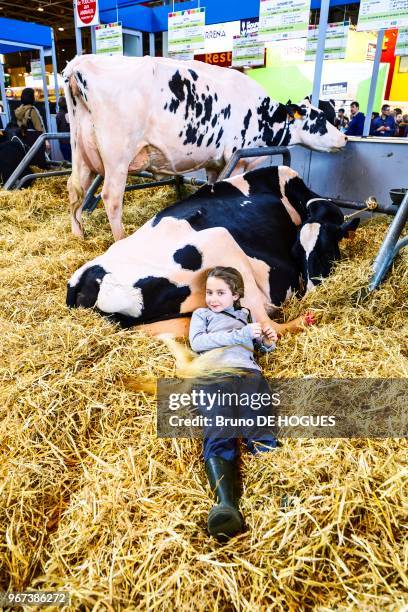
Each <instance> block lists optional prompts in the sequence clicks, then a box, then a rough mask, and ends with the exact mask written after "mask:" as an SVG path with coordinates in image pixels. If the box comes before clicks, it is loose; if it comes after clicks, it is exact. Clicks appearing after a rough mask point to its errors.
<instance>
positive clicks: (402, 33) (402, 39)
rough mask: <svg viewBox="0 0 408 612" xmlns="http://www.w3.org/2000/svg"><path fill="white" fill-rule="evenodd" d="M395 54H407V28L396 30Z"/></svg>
mask: <svg viewBox="0 0 408 612" xmlns="http://www.w3.org/2000/svg"><path fill="white" fill-rule="evenodd" d="M395 55H408V30H398V38H397V44H396V46H395Z"/></svg>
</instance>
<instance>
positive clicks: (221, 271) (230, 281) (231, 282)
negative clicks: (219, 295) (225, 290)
mask: <svg viewBox="0 0 408 612" xmlns="http://www.w3.org/2000/svg"><path fill="white" fill-rule="evenodd" d="M207 278H220V279H221V280H223V281H224V283H226V284H227V285H228V287H229V288H230V289H231V293H232V294H233V295H236V294H237V295H239V299H238V300H236V301H235V304H234V305H235V306H237V307H238V308H241V304H240V299H241V298H243V297H244V292H245V288H244V279H243V278H242V274H241V272H239V271H238V270H237V269H236V268H229V267H224V266H217V267H216V268H213V269H212V270H210V271H209V273H208V274H207Z"/></svg>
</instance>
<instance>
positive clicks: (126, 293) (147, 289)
mask: <svg viewBox="0 0 408 612" xmlns="http://www.w3.org/2000/svg"><path fill="white" fill-rule="evenodd" d="M190 293H191V291H190V288H189V287H188V286H186V285H182V286H178V285H176V284H174V283H172V282H171V281H169V280H168V279H167V278H164V277H156V276H148V277H143V278H141V277H140V278H137V275H136V277H135V275H133V277H132V280H130V279H129V278H126V277H123V276H121V277H119V276H117V275H116V274H114V273H111V272H108V271H107V270H106V269H105V268H103V267H102V266H100V265H98V264H94V265H92V264H91V265H89V266H86V267H84V268H82V269H80V270H78V271H77V272H75V274H74V275H73V276H72V277H71V279H70V281H69V283H68V287H67V306H69V307H70V308H75V307H79V306H82V307H84V308H94V309H96V310H97V311H98V312H99V313H101V314H103V315H107V316H109V317H110V318H111V319H112V320H114V321H117V322H118V323H120V324H121V325H122V326H123V327H131V326H133V325H139V324H141V323H149V322H152V321H158V320H161V319H165V318H168V317H177V315H178V314H179V313H180V306H181V304H182V302H183V301H184V300H185V299H186V298H187V297H188V296H189V295H190Z"/></svg>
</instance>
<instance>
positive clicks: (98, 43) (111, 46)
mask: <svg viewBox="0 0 408 612" xmlns="http://www.w3.org/2000/svg"><path fill="white" fill-rule="evenodd" d="M95 51H96V53H98V54H99V53H104V54H105V55H123V37H122V24H121V23H105V24H103V25H97V26H95Z"/></svg>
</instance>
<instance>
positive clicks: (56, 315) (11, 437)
mask: <svg viewBox="0 0 408 612" xmlns="http://www.w3.org/2000/svg"><path fill="white" fill-rule="evenodd" d="M172 200H174V192H173V190H172V189H171V188H161V189H156V190H149V191H145V192H134V193H133V194H132V195H130V194H129V195H128V196H127V198H126V205H125V214H124V222H125V227H126V229H127V231H128V233H130V232H131V231H133V230H134V229H136V228H137V227H138V226H139V225H141V224H142V223H144V222H145V221H146V220H147V219H148V218H149V217H150V216H151V215H152V214H153V212H154V211H156V210H158V209H160V208H162V207H163V206H164V205H165V204H167V203H170V202H171V201H172ZM66 204H67V195H66V190H65V183H64V180H63V179H53V180H52V181H44V182H38V183H37V185H36V186H34V187H33V188H31V189H29V190H26V191H24V192H20V193H15V194H8V195H4V194H3V195H2V196H1V197H0V207H1V214H2V238H1V253H0V264H1V265H0V276H1V283H0V292H1V295H0V303H1V309H2V313H1V319H0V326H1V337H2V343H1V380H2V386H1V392H0V393H1V395H0V411H1V420H0V423H1V425H0V427H1V446H0V453H1V460H0V471H1V476H0V497H1V501H0V532H1V534H0V590H1V589H4V590H5V589H14V590H22V589H43V590H58V589H62V590H69V591H70V592H71V594H72V609H83V610H87V609H94V610H125V609H162V610H169V609H181V610H191V609H197V610H233V609H236V610H267V609H274V610H275V609H276V610H298V609H301V610H306V609H316V610H321V611H323V610H333V609H336V610H345V609H347V610H349V609H350V610H353V609H364V610H380V609H383V608H385V609H389V610H401V609H403V608H404V605H406V603H407V586H408V584H407V560H408V548H407V539H406V532H404V523H405V525H406V516H407V491H406V477H407V464H406V457H407V455H406V453H407V445H406V442H405V441H403V440H392V439H389V440H354V441H351V440H337V439H334V440H308V439H302V440H285V441H284V442H283V445H282V447H281V448H279V449H277V450H276V452H273V453H265V454H264V455H263V456H262V457H251V456H248V455H246V454H244V455H243V458H242V482H243V496H242V505H241V507H242V512H243V514H244V516H245V519H246V524H247V527H248V528H247V531H246V532H245V533H243V534H242V535H240V536H238V537H237V538H234V539H233V540H231V541H230V542H228V543H227V544H219V543H217V542H216V541H214V540H212V539H211V538H209V537H208V535H207V534H206V531H205V524H206V516H207V512H208V510H209V507H210V505H211V503H212V502H211V494H210V491H209V487H208V485H207V484H206V481H205V477H204V470H203V465H202V462H201V460H200V442H199V441H198V440H184V439H182V440H176V441H171V440H168V439H157V438H156V436H155V405H154V398H153V397H152V396H151V395H149V394H145V393H135V392H132V391H130V390H128V389H127V388H125V386H124V384H123V380H124V379H126V377H129V376H134V375H135V373H137V375H138V376H139V377H141V378H143V379H146V380H151V379H152V377H159V376H172V375H174V373H175V361H174V358H173V357H172V355H171V353H170V352H169V350H168V348H167V347H166V346H165V345H164V344H163V343H162V342H161V341H159V340H157V339H152V338H149V337H147V336H145V335H144V334H142V333H137V332H134V331H132V330H126V331H124V330H120V329H118V328H117V327H116V326H114V325H112V324H110V323H109V322H107V321H106V320H104V319H103V318H101V317H100V316H98V315H97V314H95V313H93V312H92V311H89V310H87V311H85V310H81V309H80V310H74V311H68V310H67V309H66V307H65V305H64V303H65V284H66V281H67V279H68V278H69V276H70V274H71V273H72V272H73V271H74V270H75V269H76V268H77V267H79V266H80V265H81V264H82V263H83V262H85V261H87V260H89V259H90V258H92V257H94V256H96V255H97V254H99V253H101V252H103V251H104V250H105V249H106V248H107V247H108V246H109V244H110V242H111V233H110V228H109V225H108V222H107V219H106V216H105V214H104V212H103V210H97V211H96V212H95V213H94V214H93V215H92V217H91V218H90V220H89V221H88V222H87V230H88V231H87V238H86V241H84V242H79V241H77V240H75V239H74V238H73V237H71V235H70V230H69V218H68V214H67V211H66ZM385 231H386V222H385V221H384V220H376V221H373V222H370V224H369V225H367V226H365V227H364V228H363V229H361V230H359V231H358V234H357V236H356V238H355V239H354V241H351V242H350V241H349V242H346V243H344V245H343V247H342V251H343V260H342V262H341V263H340V264H339V265H338V266H337V268H336V272H335V273H334V274H333V275H332V277H331V278H330V279H328V280H327V282H325V284H324V285H323V286H321V287H320V288H319V289H318V290H317V291H316V292H315V293H313V294H312V295H310V296H309V297H307V299H306V300H304V301H303V302H299V301H298V300H292V301H291V302H290V303H289V304H288V305H287V307H285V309H284V317H285V318H286V319H287V318H292V317H294V316H296V315H298V314H300V313H301V312H303V311H304V310H305V309H306V308H307V307H312V308H313V309H314V311H315V312H316V313H317V315H318V319H319V321H318V325H316V326H315V327H312V328H310V329H308V330H307V331H305V332H304V333H302V334H299V335H296V336H290V337H289V336H288V337H285V338H283V339H282V340H281V341H280V342H279V346H278V349H277V350H276V351H275V352H274V353H273V354H272V355H270V356H269V355H268V356H265V357H264V358H263V359H262V365H263V367H264V371H265V372H266V373H267V374H268V375H270V376H291V377H293V376H294V377H301V376H305V375H315V376H324V377H329V376H333V377H340V378H342V377H351V378H355V377H385V378H387V377H400V378H401V377H405V376H407V371H408V368H407V354H406V347H407V346H408V342H407V335H408V334H407V316H406V314H407V313H406V305H407V290H408V272H407V256H408V250H407V249H405V253H404V252H402V253H401V256H400V257H399V258H398V260H397V262H396V263H395V264H394V267H393V270H392V274H391V276H390V278H389V279H388V280H387V282H386V283H384V284H383V285H382V287H381V288H380V290H379V291H377V292H376V293H375V294H374V295H373V296H371V297H369V298H368V300H367V301H366V302H364V303H359V304H357V303H356V296H357V295H358V294H359V292H361V289H362V287H364V286H365V285H366V282H367V278H368V275H369V266H370V261H371V259H372V257H373V256H374V254H375V253H376V251H377V249H378V246H379V244H380V242H381V240H382V237H383V235H384V232H385ZM404 535H405V537H404Z"/></svg>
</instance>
